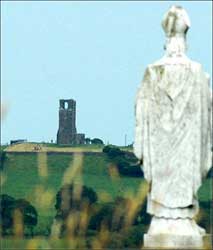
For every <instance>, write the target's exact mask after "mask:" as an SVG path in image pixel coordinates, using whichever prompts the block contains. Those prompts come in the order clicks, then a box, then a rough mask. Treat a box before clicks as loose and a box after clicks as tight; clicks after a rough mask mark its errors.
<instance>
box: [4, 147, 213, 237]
mask: <svg viewBox="0 0 213 250" xmlns="http://www.w3.org/2000/svg"><path fill="white" fill-rule="evenodd" d="M89 151H90V150H88V148H87V150H85V152H84V153H83V154H79V152H75V153H74V152H71V151H69V152H60V150H59V151H56V152H52V151H49V152H48V151H47V152H45V151H44V152H29V151H28V152H9V151H8V152H7V154H6V159H5V161H4V165H3V170H2V172H1V183H2V188H1V193H2V194H3V193H4V194H8V195H11V196H13V197H15V198H25V199H27V200H28V201H30V202H31V203H32V204H33V206H35V208H36V210H37V211H38V214H39V217H38V225H37V226H36V228H35V232H36V233H39V234H46V233H47V232H46V230H47V228H48V227H50V225H51V223H52V220H53V218H54V216H55V212H56V211H55V208H54V204H55V195H56V193H57V191H58V190H59V189H60V187H61V186H62V185H63V183H65V182H69V181H70V180H71V179H72V177H73V172H72V170H73V169H74V168H75V165H76V164H77V165H78V164H79V170H78V171H77V172H76V174H75V177H74V180H75V181H76V182H82V183H83V184H84V185H86V186H88V187H91V188H93V189H94V190H95V192H96V193H97V194H98V202H99V203H105V202H108V201H111V200H113V199H114V198H115V197H117V196H126V195H127V194H128V193H132V194H133V195H134V194H136V192H137V190H138V188H139V186H140V185H141V183H145V181H144V180H143V179H142V178H133V177H123V176H118V175H117V173H115V174H112V173H111V172H110V171H109V168H108V166H109V164H110V162H109V160H108V158H107V157H106V155H105V154H103V153H101V150H100V148H99V151H93V150H91V151H90V152H89ZM211 185H212V179H207V180H205V182H204V183H203V185H202V187H201V188H200V190H199V200H200V201H208V200H211V197H212V194H211V187H212V186H211Z"/></svg>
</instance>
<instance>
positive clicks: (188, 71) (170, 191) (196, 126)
mask: <svg viewBox="0 0 213 250" xmlns="http://www.w3.org/2000/svg"><path fill="white" fill-rule="evenodd" d="M211 109H212V104H211V95H210V87H209V77H208V76H207V74H206V73H205V72H204V71H203V69H202V67H201V65H200V64H198V63H196V62H193V61H191V60H189V59H188V58H187V57H184V58H179V59H177V58H176V59H174V60H173V59H172V58H171V59H169V58H164V59H162V60H160V61H158V62H156V63H154V64H151V65H149V66H148V67H147V69H146V72H145V75H144V79H143V81H142V85H141V87H140V88H139V90H138V93H137V99H136V109H135V110H136V133H135V142H134V153H135V155H136V156H137V157H138V159H141V158H143V171H144V176H145V178H146V180H147V181H148V182H150V185H151V191H150V194H149V196H148V212H149V213H151V214H155V215H159V216H166V215H168V217H169V216H170V215H169V214H170V210H173V212H172V213H171V214H172V216H173V217H181V216H182V217H193V216H194V214H195V213H196V211H197V209H195V207H196V206H197V204H196V202H197V191H198V189H199V187H200V185H201V182H202V178H204V177H205V176H206V174H207V172H208V170H209V169H210V167H211V164H212V156H211V153H212V151H211V150H212V142H211V140H212V134H211V133H212V124H211V121H212V119H211V115H212V112H211ZM187 208H191V209H194V210H193V211H192V210H191V211H190V210H189V209H188V210H187Z"/></svg>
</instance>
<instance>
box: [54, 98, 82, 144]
mask: <svg viewBox="0 0 213 250" xmlns="http://www.w3.org/2000/svg"><path fill="white" fill-rule="evenodd" d="M59 103H60V107H59V129H58V133H57V144H84V138H85V135H84V134H77V130H76V102H75V101H74V100H73V99H68V100H64V99H61V100H60V101H59Z"/></svg>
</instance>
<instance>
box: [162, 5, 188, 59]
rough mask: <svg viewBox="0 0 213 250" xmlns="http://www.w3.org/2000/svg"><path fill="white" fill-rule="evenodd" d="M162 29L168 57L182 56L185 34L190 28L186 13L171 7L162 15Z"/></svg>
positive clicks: (174, 6) (184, 46)
mask: <svg viewBox="0 0 213 250" xmlns="http://www.w3.org/2000/svg"><path fill="white" fill-rule="evenodd" d="M162 27H163V29H164V32H165V34H166V37H167V42H166V45H165V49H166V51H167V54H168V55H170V56H171V55H182V54H184V53H185V51H186V33H187V31H188V29H189V28H190V19H189V16H188V14H187V12H186V11H185V10H184V9H183V8H182V7H181V6H176V5H173V6H172V7H170V9H169V10H168V11H167V12H166V14H165V15H164V18H163V21H162Z"/></svg>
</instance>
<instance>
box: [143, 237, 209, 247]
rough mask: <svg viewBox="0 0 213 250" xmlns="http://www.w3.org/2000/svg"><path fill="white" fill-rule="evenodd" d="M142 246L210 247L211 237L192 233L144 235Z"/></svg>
mask: <svg viewBox="0 0 213 250" xmlns="http://www.w3.org/2000/svg"><path fill="white" fill-rule="evenodd" d="M144 248H152V249H153V248H154V249H156V250H157V249H161V248H163V249H171V250H172V249H187V250H188V249H193V250H195V249H206V250H207V249H208V250H210V249H212V243H211V237H210V235H206V236H194V235H172V234H158V235H148V234H145V235H144Z"/></svg>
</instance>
